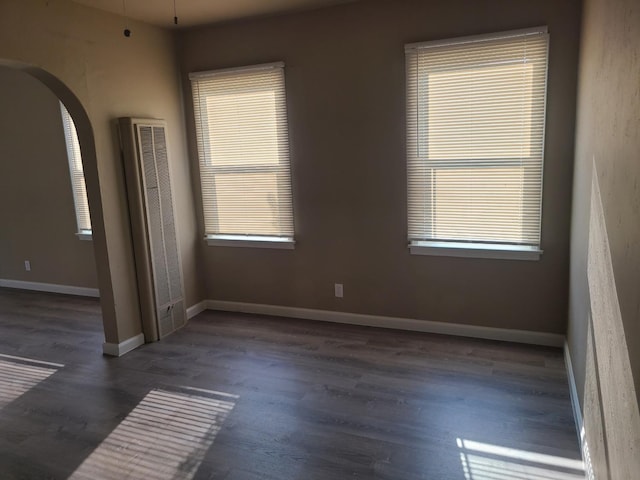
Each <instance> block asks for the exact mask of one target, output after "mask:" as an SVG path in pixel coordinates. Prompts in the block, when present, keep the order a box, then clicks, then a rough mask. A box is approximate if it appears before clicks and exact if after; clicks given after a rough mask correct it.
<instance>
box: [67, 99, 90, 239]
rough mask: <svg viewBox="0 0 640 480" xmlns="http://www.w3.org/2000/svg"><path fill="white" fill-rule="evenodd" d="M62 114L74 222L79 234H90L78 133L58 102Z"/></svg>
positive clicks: (87, 203) (69, 116)
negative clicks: (73, 205) (74, 215)
mask: <svg viewBox="0 0 640 480" xmlns="http://www.w3.org/2000/svg"><path fill="white" fill-rule="evenodd" d="M60 111H61V112H62V125H63V127H64V139H65V142H66V144H67V158H68V159H69V172H70V173H71V188H72V190H73V202H74V204H75V208H76V221H77V223H78V233H79V234H91V217H90V216H89V202H88V200H87V187H86V185H85V181H84V171H83V169H82V155H81V154H80V143H79V142H78V133H77V132H76V126H75V124H74V123H73V119H72V118H71V115H69V112H68V111H67V109H66V108H65V106H64V105H63V104H62V102H60Z"/></svg>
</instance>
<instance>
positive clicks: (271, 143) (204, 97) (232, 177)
mask: <svg viewBox="0 0 640 480" xmlns="http://www.w3.org/2000/svg"><path fill="white" fill-rule="evenodd" d="M191 83H192V90H193V102H194V108H195V116H196V138H197V142H198V154H199V159H200V180H201V184H202V196H203V211H204V223H205V232H206V234H207V235H268V236H278V237H292V236H293V231H294V229H293V207H292V194H291V173H290V162H289V140H288V127H287V115H286V103H285V102H286V100H285V86H284V71H283V68H282V67H280V66H275V67H273V68H269V69H238V71H236V72H234V71H225V72H224V75H217V74H216V72H211V75H194V76H192V78H191Z"/></svg>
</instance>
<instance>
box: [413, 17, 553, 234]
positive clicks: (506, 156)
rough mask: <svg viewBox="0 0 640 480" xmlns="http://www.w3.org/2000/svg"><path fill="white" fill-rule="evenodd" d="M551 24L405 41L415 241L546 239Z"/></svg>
mask: <svg viewBox="0 0 640 480" xmlns="http://www.w3.org/2000/svg"><path fill="white" fill-rule="evenodd" d="M547 51H548V35H547V33H546V28H538V29H531V30H523V31H515V32H505V33H502V34H495V35H489V36H481V37H466V38H461V39H454V40H449V41H441V42H428V43H423V44H414V45H408V46H407V47H406V62H407V113H408V118H407V157H408V158H407V162H408V165H407V167H408V216H409V218H408V223H409V240H410V241H411V242H419V241H437V242H474V243H492V244H513V245H531V246H539V242H540V221H541V196H542V167H543V148H544V122H545V101H546V79H547Z"/></svg>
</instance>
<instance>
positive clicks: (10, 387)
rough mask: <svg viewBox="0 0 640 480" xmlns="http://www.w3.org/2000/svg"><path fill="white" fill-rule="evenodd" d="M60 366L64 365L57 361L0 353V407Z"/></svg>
mask: <svg viewBox="0 0 640 480" xmlns="http://www.w3.org/2000/svg"><path fill="white" fill-rule="evenodd" d="M62 367H64V365H62V364H59V363H49V362H41V361H39V360H32V359H30V358H22V357H14V356H12V355H3V354H0V408H2V407H4V406H6V405H8V404H9V403H11V402H13V401H14V400H15V399H16V398H18V397H20V396H21V395H24V394H25V393H27V392H28V391H29V390H31V389H32V388H33V387H35V386H36V385H38V384H39V383H40V382H42V381H43V380H45V379H47V378H49V377H50V376H51V375H53V374H54V373H55V372H57V371H58V368H62Z"/></svg>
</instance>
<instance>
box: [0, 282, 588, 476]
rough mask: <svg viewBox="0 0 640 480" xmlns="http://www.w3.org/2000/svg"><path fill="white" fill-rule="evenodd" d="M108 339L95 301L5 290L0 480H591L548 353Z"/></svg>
mask: <svg viewBox="0 0 640 480" xmlns="http://www.w3.org/2000/svg"><path fill="white" fill-rule="evenodd" d="M102 342H103V334H102V324H101V318H100V309H99V304H98V302H97V301H96V300H94V299H86V298H79V297H70V296H62V295H54V294H44V293H34V292H24V291H16V290H9V289H0V479H3V480H4V479H68V478H70V479H76V478H94V479H97V478H108V479H111V478H113V479H122V478H145V479H158V480H160V479H165V478H167V479H168V478H175V479H178V478H180V479H182V478H184V479H191V478H195V479H225V480H232V479H233V480H236V479H237V480H253V479H265V480H270V479H278V480H285V479H300V480H302V479H304V480H311V479H318V480H333V479H347V478H348V479H352V478H360V479H401V480H414V479H436V480H449V479H455V480H509V479H515V480H526V479H532V480H560V479H562V480H564V479H576V478H584V475H583V473H582V472H581V469H580V463H581V462H580V453H579V448H578V442H577V436H576V432H575V427H574V423H573V416H572V411H571V405H570V400H569V389H568V385H567V378H566V374H565V370H564V363H563V358H562V352H561V350H559V349H553V348H544V347H532V346H525V345H517V344H509V343H502V342H494V341H486V340H473V339H463V338H456V337H448V336H442V335H430V334H421V333H412V332H403V331H392V330H385V329H374V328H367V327H358V326H349V325H337V324H336V325H333V324H327V323H319V322H312V321H305V320H292V319H279V318H272V317H264V316H256V315H243V314H231V313H222V312H204V313H202V314H200V315H199V316H198V317H196V318H194V319H192V320H191V321H190V322H189V324H188V325H187V326H186V327H185V328H183V329H182V330H180V331H179V332H177V333H175V334H173V335H172V336H170V337H168V338H166V339H165V340H163V341H161V342H159V343H155V344H148V345H145V346H143V347H141V348H139V349H137V350H135V351H133V352H131V353H129V354H127V355H126V356H124V357H122V358H109V357H104V356H102V354H101V348H102ZM15 357H20V358H15ZM43 362H47V363H43ZM54 364H55V365H54Z"/></svg>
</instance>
